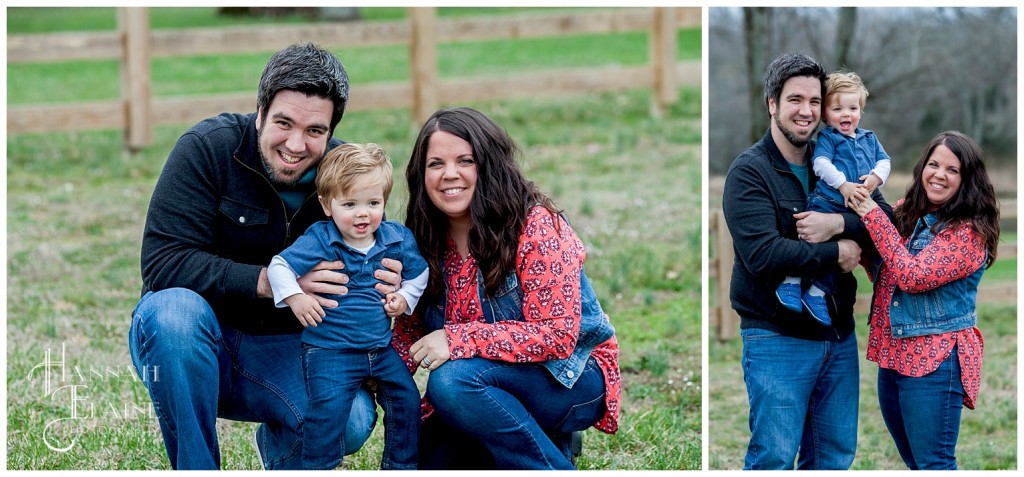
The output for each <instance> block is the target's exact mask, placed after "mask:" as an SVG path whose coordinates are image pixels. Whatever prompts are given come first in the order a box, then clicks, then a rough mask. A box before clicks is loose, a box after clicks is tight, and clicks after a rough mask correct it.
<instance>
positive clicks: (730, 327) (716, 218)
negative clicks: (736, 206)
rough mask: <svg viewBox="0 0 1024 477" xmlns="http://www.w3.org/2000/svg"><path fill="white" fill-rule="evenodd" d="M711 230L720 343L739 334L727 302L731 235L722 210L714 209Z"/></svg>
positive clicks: (736, 317) (737, 322)
mask: <svg viewBox="0 0 1024 477" xmlns="http://www.w3.org/2000/svg"><path fill="white" fill-rule="evenodd" d="M709 219H710V221H711V230H712V231H713V232H714V233H715V243H714V247H715V257H716V259H715V260H714V266H715V267H716V272H717V273H716V276H717V278H718V283H717V284H716V286H715V302H716V304H717V305H718V306H717V307H716V308H715V309H716V310H717V311H718V316H717V317H716V318H717V322H718V339H719V340H722V341H726V340H730V339H732V338H735V337H736V334H737V333H738V332H739V329H740V325H739V321H740V319H739V315H737V314H736V310H733V309H732V302H731V301H730V300H729V285H730V283H731V282H732V266H733V260H734V258H733V256H732V235H730V234H729V228H728V227H727V226H726V223H725V214H724V213H722V209H715V210H714V211H713V212H712V213H711V217H709Z"/></svg>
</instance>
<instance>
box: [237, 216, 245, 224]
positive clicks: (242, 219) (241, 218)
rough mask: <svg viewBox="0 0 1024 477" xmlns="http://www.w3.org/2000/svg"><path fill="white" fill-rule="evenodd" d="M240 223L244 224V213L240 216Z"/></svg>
mask: <svg viewBox="0 0 1024 477" xmlns="http://www.w3.org/2000/svg"><path fill="white" fill-rule="evenodd" d="M238 223H240V224H244V223H245V216H244V215H243V216H241V217H239V218H238Z"/></svg>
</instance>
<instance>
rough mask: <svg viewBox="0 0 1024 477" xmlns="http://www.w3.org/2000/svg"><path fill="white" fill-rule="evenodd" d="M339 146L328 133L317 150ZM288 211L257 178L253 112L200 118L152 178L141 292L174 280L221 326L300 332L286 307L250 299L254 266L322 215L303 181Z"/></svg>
mask: <svg viewBox="0 0 1024 477" xmlns="http://www.w3.org/2000/svg"><path fill="white" fill-rule="evenodd" d="M339 144H341V141H339V140H337V139H333V138H332V139H331V140H330V141H329V143H328V146H327V149H328V150H329V149H331V148H333V147H335V146H337V145H339ZM298 187H299V188H300V190H301V192H303V193H304V194H305V195H306V199H305V201H304V202H303V203H302V205H301V206H300V207H299V209H298V210H297V211H295V212H294V213H289V212H288V210H287V208H286V207H285V204H284V201H283V200H282V199H281V197H280V196H279V195H278V193H277V190H276V189H275V188H274V186H273V185H272V183H271V182H270V179H268V178H267V175H266V172H265V169H264V166H263V162H262V159H261V157H260V153H259V142H258V139H257V134H256V114H255V113H252V114H232V113H224V114H221V115H219V116H216V117H213V118H209V119H206V120H203V121H201V122H200V123H198V124H196V125H195V126H193V127H192V128H191V129H190V130H188V131H187V132H186V133H185V134H183V135H182V136H181V137H180V138H179V139H178V142H177V143H176V144H175V145H174V149H172V150H171V153H170V155H169V156H168V157H167V162H166V163H165V164H164V169H163V172H161V174H160V178H159V179H158V181H157V184H156V188H155V189H154V191H153V197H152V199H151V200H150V204H149V212H148V213H147V214H146V227H145V231H144V233H143V238H142V293H143V294H145V293H146V292H147V291H151V290H152V291H157V290H163V289H166V288H174V287H181V288H187V289H190V290H193V291H195V292H197V293H199V294H200V295H202V296H203V298H205V299H206V300H207V301H208V302H209V303H210V306H211V307H212V308H213V311H214V312H215V313H216V314H217V318H218V319H219V320H220V321H221V322H222V323H224V324H227V325H228V326H230V327H232V328H236V329H238V330H241V331H245V332H247V333H251V334H279V333H295V332H299V331H301V330H302V326H301V325H300V324H299V322H298V320H296V319H295V318H294V316H293V315H292V313H291V311H290V310H289V309H288V308H275V307H274V303H273V300H271V299H270V298H256V284H257V280H258V279H259V274H260V269H261V268H263V267H266V266H267V265H268V264H270V259H271V258H273V256H274V255H275V254H278V253H280V252H281V251H282V250H284V248H285V247H287V246H288V245H290V244H291V243H292V242H294V241H295V239H296V238H297V237H299V236H300V235H302V233H303V232H304V231H305V230H306V227H308V226H309V225H310V224H312V223H314V222H316V221H319V220H324V219H326V216H325V215H324V213H323V209H322V208H321V207H320V204H319V202H318V201H317V199H316V191H315V188H314V186H313V185H312V184H308V185H304V186H298Z"/></svg>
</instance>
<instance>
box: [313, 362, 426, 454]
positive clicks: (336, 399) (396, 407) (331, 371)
mask: <svg viewBox="0 0 1024 477" xmlns="http://www.w3.org/2000/svg"><path fill="white" fill-rule="evenodd" d="M302 372H303V373H304V375H305V377H306V390H307V391H308V394H309V407H308V408H307V410H306V423H305V429H304V430H303V435H302V467H303V468H304V469H313V470H324V469H334V468H335V467H337V466H338V465H339V464H341V451H342V449H343V442H344V441H343V440H344V438H345V431H346V429H345V426H342V425H341V424H342V423H343V422H344V419H345V416H348V415H349V412H350V410H351V408H352V402H353V400H354V399H355V397H356V395H357V393H358V391H359V389H360V388H361V387H362V384H363V383H364V382H365V381H366V380H367V379H368V378H371V379H374V380H376V381H377V396H378V400H379V401H380V405H381V408H383V409H384V453H383V456H382V457H381V464H380V468H381V469H384V470H415V469H416V465H417V457H416V455H417V450H418V449H417V445H418V444H417V441H418V439H419V435H420V391H419V389H418V388H417V387H416V382H415V381H413V379H412V375H411V374H409V369H408V368H406V366H405V362H404V361H402V358H400V357H399V356H398V352H397V351H395V349H394V348H392V347H390V346H388V347H386V348H383V349H379V350H375V351H370V352H366V351H354V350H337V349H325V348H320V347H317V346H312V345H308V344H304V345H302Z"/></svg>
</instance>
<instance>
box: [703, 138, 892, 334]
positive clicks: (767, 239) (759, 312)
mask: <svg viewBox="0 0 1024 477" xmlns="http://www.w3.org/2000/svg"><path fill="white" fill-rule="evenodd" d="M813 150H814V145H813V144H809V145H808V148H807V155H806V160H807V162H806V164H810V161H811V159H812V158H811V156H812V151H813ZM808 176H809V177H808V179H809V189H810V190H814V184H815V183H816V182H817V177H816V176H815V175H814V173H813V172H811V171H808ZM872 198H873V199H874V200H875V202H877V203H878V204H879V205H880V206H881V207H882V210H883V211H885V213H886V214H887V215H888V216H889V217H890V219H891V218H892V217H893V214H892V208H891V207H890V206H889V204H888V203H886V202H885V199H884V198H883V197H882V194H880V193H879V192H878V191H877V190H876V191H875V192H874V194H873V196H872ZM806 205H807V194H806V193H805V192H804V189H803V186H802V185H801V184H800V180H799V179H797V177H796V174H793V172H792V171H791V170H790V168H789V165H788V163H787V162H786V160H785V158H783V157H782V153H781V152H780V151H779V148H778V147H777V146H776V145H775V141H774V140H773V139H772V135H771V130H769V131H768V132H767V133H766V134H765V136H764V138H762V139H761V140H760V141H759V142H757V143H756V144H754V145H753V146H751V147H750V148H748V149H747V150H746V151H744V152H743V153H742V154H740V155H739V156H738V157H737V158H736V159H735V160H734V161H733V163H732V165H731V166H730V167H729V172H728V174H727V175H726V179H725V191H724V196H723V198H722V209H723V212H724V213H725V220H726V223H727V224H728V226H729V232H730V233H731V234H732V239H733V251H734V253H735V263H734V265H733V272H732V283H731V284H730V290H729V296H730V301H731V302H732V307H733V309H735V310H736V312H737V313H738V314H739V315H740V328H763V329H768V330H772V331H775V332H777V333H780V334H783V335H787V336H792V337H796V338H803V339H812V340H828V341H834V340H839V339H841V338H845V337H846V336H848V335H849V334H850V333H852V332H853V327H854V319H853V305H854V301H855V300H856V294H857V280H856V279H855V278H854V276H853V274H852V273H841V272H842V270H841V269H840V268H839V264H838V260H839V246H838V244H837V243H836V241H835V240H838V239H839V238H849V239H853V240H855V241H857V243H858V244H859V245H860V246H861V248H862V249H864V250H873V248H874V245H872V241H871V237H870V236H869V235H868V234H867V231H866V229H865V228H864V225H863V224H862V223H861V221H860V217H859V216H857V214H856V213H854V212H852V211H847V212H846V213H843V214H842V215H843V220H844V224H845V227H844V231H843V233H842V234H841V235H840V236H839V237H834V238H833V240H832V241H830V242H825V243H820V244H812V243H808V242H805V241H802V240H798V239H797V233H796V219H794V218H793V214H796V213H798V212H803V211H804V210H805V208H806ZM829 271H833V272H837V277H836V293H834V294H833V295H830V296H829V297H828V298H827V300H826V302H827V303H828V308H829V313H830V315H831V316H832V326H830V327H826V326H822V325H820V324H818V322H816V321H815V320H814V319H813V318H811V316H810V315H809V314H808V313H806V312H803V313H793V312H791V311H789V310H788V309H786V308H785V307H784V306H782V304H781V303H779V300H778V298H776V296H775V289H776V288H778V286H779V284H780V283H782V280H783V278H785V277H786V276H799V277H803V278H804V279H805V285H806V283H807V281H808V280H809V279H810V278H812V277H814V276H816V275H818V274H821V273H823V272H829Z"/></svg>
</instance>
